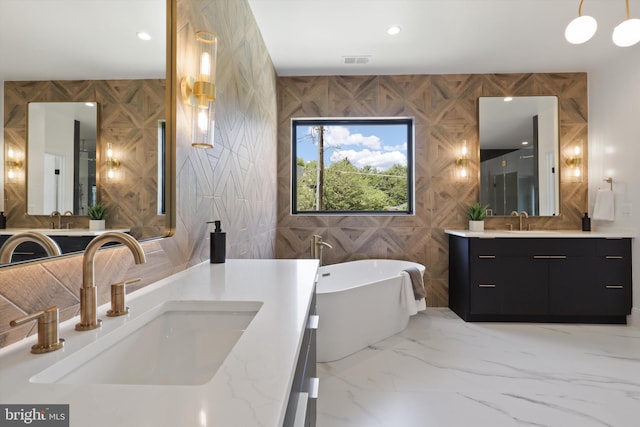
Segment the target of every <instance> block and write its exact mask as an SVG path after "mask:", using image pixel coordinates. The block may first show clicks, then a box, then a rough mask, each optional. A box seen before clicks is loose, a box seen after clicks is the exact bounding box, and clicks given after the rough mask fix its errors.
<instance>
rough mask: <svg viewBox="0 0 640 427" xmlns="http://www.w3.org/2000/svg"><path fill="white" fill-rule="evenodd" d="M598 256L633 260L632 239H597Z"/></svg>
mask: <svg viewBox="0 0 640 427" xmlns="http://www.w3.org/2000/svg"><path fill="white" fill-rule="evenodd" d="M596 256H602V257H605V258H612V259H616V258H617V259H620V258H622V259H631V239H597V241H596Z"/></svg>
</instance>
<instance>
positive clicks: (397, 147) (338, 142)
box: [296, 124, 407, 171]
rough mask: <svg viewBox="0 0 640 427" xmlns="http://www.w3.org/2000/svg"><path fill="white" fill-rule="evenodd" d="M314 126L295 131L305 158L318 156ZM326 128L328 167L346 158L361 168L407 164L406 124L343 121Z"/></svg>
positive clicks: (310, 158) (302, 126) (379, 168)
mask: <svg viewBox="0 0 640 427" xmlns="http://www.w3.org/2000/svg"><path fill="white" fill-rule="evenodd" d="M312 128H313V126H309V125H301V126H298V127H297V131H296V133H297V138H298V143H297V147H296V150H297V152H296V156H297V157H302V158H303V159H304V160H305V161H310V160H316V159H317V158H318V145H317V139H318V138H317V136H315V137H314V138H312V137H311V135H310V132H311V129H312ZM325 129H326V130H325V137H324V147H325V156H324V158H325V167H328V166H330V165H331V164H332V163H335V162H339V161H341V160H343V159H345V158H348V159H349V161H350V162H351V163H352V164H353V165H355V166H356V167H358V168H361V167H363V166H367V165H368V166H372V167H374V168H376V169H378V170H381V171H383V170H387V169H389V168H390V167H391V166H393V165H395V164H401V165H403V166H406V164H407V127H406V125H390V124H385V125H347V126H344V125H341V126H326V127H325ZM314 142H316V143H314Z"/></svg>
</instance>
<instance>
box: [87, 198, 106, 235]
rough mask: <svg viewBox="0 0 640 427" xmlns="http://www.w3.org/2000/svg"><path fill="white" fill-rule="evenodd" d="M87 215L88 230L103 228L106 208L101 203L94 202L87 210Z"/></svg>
mask: <svg viewBox="0 0 640 427" xmlns="http://www.w3.org/2000/svg"><path fill="white" fill-rule="evenodd" d="M87 216H89V230H104V228H105V218H106V217H107V208H106V206H105V205H103V204H102V203H96V204H95V205H93V206H91V207H89V209H88V210H87Z"/></svg>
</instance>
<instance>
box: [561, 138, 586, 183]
mask: <svg viewBox="0 0 640 427" xmlns="http://www.w3.org/2000/svg"><path fill="white" fill-rule="evenodd" d="M565 163H566V164H567V166H569V179H570V180H571V181H582V141H579V142H577V143H576V145H575V146H573V147H572V148H571V149H570V152H569V155H568V156H567V159H566V160H565Z"/></svg>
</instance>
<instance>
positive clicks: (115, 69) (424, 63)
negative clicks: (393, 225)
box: [0, 0, 640, 80]
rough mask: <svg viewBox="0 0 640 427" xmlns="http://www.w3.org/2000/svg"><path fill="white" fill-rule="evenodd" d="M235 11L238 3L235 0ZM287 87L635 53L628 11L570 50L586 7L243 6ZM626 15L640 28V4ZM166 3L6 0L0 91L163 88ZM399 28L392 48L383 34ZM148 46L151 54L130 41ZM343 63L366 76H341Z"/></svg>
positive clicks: (612, 9)
mask: <svg viewBox="0 0 640 427" xmlns="http://www.w3.org/2000/svg"><path fill="white" fill-rule="evenodd" d="M229 1H236V0H229ZM248 1H249V4H250V6H251V8H252V10H253V12H254V15H255V17H256V20H257V22H258V25H259V27H260V29H261V32H262V35H263V37H264V40H265V42H266V44H267V48H268V50H269V52H270V54H271V57H272V59H273V63H274V65H275V67H276V70H277V72H278V74H279V75H281V76H288V75H354V74H365V75H367V74H368V75H375V74H442V73H447V74H449V73H488V72H491V73H498V72H505V73H507V72H564V71H589V70H591V69H593V68H594V67H597V66H598V65H600V64H603V63H606V62H607V61H608V60H609V59H610V58H612V57H614V56H617V55H633V54H635V55H637V54H639V53H640V45H637V46H633V47H630V48H618V47H616V46H614V45H613V43H612V42H611V32H612V31H613V28H614V26H615V25H617V23H619V22H620V21H622V20H623V19H624V17H625V8H624V0H586V1H585V4H584V8H583V12H584V14H589V15H592V16H594V17H595V18H596V19H597V20H598V26H599V28H598V32H597V33H596V35H595V37H594V38H593V39H592V40H591V41H589V42H588V43H586V44H584V45H580V46H574V45H571V44H569V43H568V42H566V41H565V40H564V28H565V26H566V25H567V23H568V22H569V21H570V20H571V19H573V18H574V17H576V16H577V14H578V4H579V0H248ZM638 3H639V2H637V1H632V2H631V14H632V16H635V17H640V4H638ZM164 6H165V0H0V80H43V79H44V80H53V79H75V78H77V79H89V78H94V79H102V78H142V77H147V78H161V77H163V76H164V67H165V57H164V55H165V47H164V37H165V35H164V32H165V7H164ZM392 24H395V25H400V26H401V27H402V32H401V33H400V34H399V35H397V36H395V37H391V36H389V35H387V34H386V29H387V27H388V26H390V25H392ZM141 30H144V31H148V32H150V33H151V34H152V36H153V40H152V41H151V42H146V43H145V42H142V41H140V40H138V39H137V38H136V37H135V34H136V32H137V31H141ZM345 56H367V57H368V58H369V63H368V64H358V65H345V64H343V57H345Z"/></svg>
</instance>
